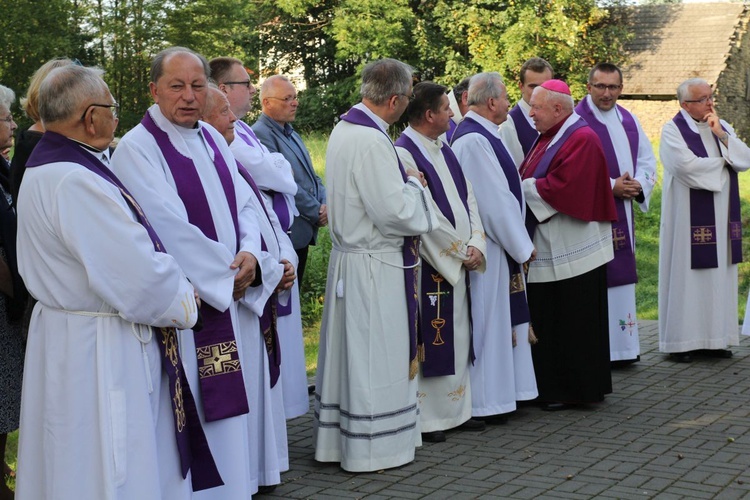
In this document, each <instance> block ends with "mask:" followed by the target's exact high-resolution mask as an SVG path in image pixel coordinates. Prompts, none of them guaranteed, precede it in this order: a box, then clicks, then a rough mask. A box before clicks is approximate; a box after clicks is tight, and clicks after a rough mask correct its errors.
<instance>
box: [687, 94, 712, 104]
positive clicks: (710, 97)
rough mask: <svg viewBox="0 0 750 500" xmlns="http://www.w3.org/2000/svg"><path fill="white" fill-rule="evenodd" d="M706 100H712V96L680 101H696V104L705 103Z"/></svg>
mask: <svg viewBox="0 0 750 500" xmlns="http://www.w3.org/2000/svg"><path fill="white" fill-rule="evenodd" d="M708 101H711V102H714V96H712V95H707V96H704V97H701V98H700V99H685V100H684V101H682V102H697V103H698V104H706V103H707V102H708Z"/></svg>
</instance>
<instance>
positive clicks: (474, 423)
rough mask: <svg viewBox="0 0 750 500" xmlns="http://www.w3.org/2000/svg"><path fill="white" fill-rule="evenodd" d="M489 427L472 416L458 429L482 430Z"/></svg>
mask: <svg viewBox="0 0 750 500" xmlns="http://www.w3.org/2000/svg"><path fill="white" fill-rule="evenodd" d="M486 428H487V425H486V424H485V423H484V422H482V421H481V420H479V419H477V418H470V419H469V420H467V421H466V422H464V423H463V424H461V425H459V426H458V427H457V429H459V430H462V431H471V432H480V431H483V430H485V429H486Z"/></svg>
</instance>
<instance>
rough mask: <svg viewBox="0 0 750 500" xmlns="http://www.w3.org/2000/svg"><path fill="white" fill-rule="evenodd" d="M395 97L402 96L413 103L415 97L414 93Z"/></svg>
mask: <svg viewBox="0 0 750 500" xmlns="http://www.w3.org/2000/svg"><path fill="white" fill-rule="evenodd" d="M397 95H402V96H404V97H406V98H407V99H409V102H411V101H413V100H414V97H416V96H415V95H414V92H412V93H411V94H397Z"/></svg>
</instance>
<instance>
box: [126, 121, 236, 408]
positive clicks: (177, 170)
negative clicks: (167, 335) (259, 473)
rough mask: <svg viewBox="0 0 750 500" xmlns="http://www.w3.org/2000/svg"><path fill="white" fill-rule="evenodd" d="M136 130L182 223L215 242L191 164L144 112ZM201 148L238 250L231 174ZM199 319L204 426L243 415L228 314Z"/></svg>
mask: <svg viewBox="0 0 750 500" xmlns="http://www.w3.org/2000/svg"><path fill="white" fill-rule="evenodd" d="M141 124H142V125H143V126H144V127H145V128H146V130H147V131H148V132H149V133H150V134H151V135H152V136H153V137H154V140H155V141H156V144H157V145H158V146H159V149H160V150H161V152H162V155H163V156H164V160H165V161H166V162H167V166H168V167H169V170H170V171H171V172H172V177H173V178H174V181H175V186H176V190H177V195H178V196H179V197H180V199H181V200H182V202H183V204H184V205H185V210H186V211H187V214H188V222H190V223H191V224H193V225H194V226H196V227H198V228H199V229H200V230H201V232H202V233H203V234H204V235H205V236H206V237H207V238H210V239H212V240H214V241H218V236H217V233H216V227H215V226H214V223H213V219H212V217H211V210H210V208H209V205H208V199H207V198H206V193H205V191H204V190H203V184H202V183H201V180H200V176H199V175H198V171H197V170H196V168H195V164H194V163H193V160H192V159H190V158H188V157H186V156H184V155H182V154H181V153H180V152H179V151H177V148H175V146H174V145H173V144H172V142H171V141H170V140H169V136H168V135H167V133H166V132H165V131H163V130H162V129H160V128H159V126H158V125H156V122H154V120H153V118H152V117H151V114H150V113H149V112H148V111H147V112H146V114H145V115H144V117H143V120H141ZM202 132H203V137H204V138H207V137H210V136H209V135H208V133H207V132H205V130H203V131H202ZM206 142H207V143H208V145H209V146H210V147H211V148H212V150H213V152H214V167H215V169H216V172H217V175H218V176H219V179H220V180H221V184H222V187H223V189H224V193H225V198H226V200H227V203H228V204H229V210H230V212H231V213H232V222H233V223H234V231H235V235H236V236H237V246H238V247H239V228H238V221H237V202H236V194H235V192H234V183H233V182H232V179H231V173H230V172H229V168H228V167H227V164H226V162H225V161H224V157H223V156H222V155H221V153H220V152H219V150H218V148H217V147H216V143H215V142H214V141H213V140H212V139H211V140H210V141H209V140H208V139H207V140H206ZM230 191H231V192H230ZM201 314H202V316H203V329H202V330H201V331H200V332H198V333H195V332H193V337H194V338H195V350H196V354H197V357H198V374H199V379H200V386H201V394H202V395H203V412H204V415H205V419H206V422H212V421H214V420H220V419H223V418H229V417H234V416H237V415H243V414H245V413H248V411H249V406H248V402H247V394H246V392H245V384H244V381H243V376H242V366H241V364H240V358H239V352H238V348H237V341H236V339H235V335H234V327H233V326H232V317H231V313H230V311H229V310H226V311H223V312H222V311H218V310H217V309H215V308H213V307H211V306H210V305H209V304H207V303H206V302H205V301H204V302H203V303H202V305H201Z"/></svg>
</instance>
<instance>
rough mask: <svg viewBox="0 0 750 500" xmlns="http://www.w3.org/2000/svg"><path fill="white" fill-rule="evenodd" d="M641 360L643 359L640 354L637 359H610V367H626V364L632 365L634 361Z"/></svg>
mask: <svg viewBox="0 0 750 500" xmlns="http://www.w3.org/2000/svg"><path fill="white" fill-rule="evenodd" d="M640 360H641V357H640V356H638V357H637V358H635V359H619V360H617V361H610V362H609V367H610V368H612V369H614V370H616V369H618V368H625V367H626V366H630V365H632V364H633V363H637V362H638V361H640Z"/></svg>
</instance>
